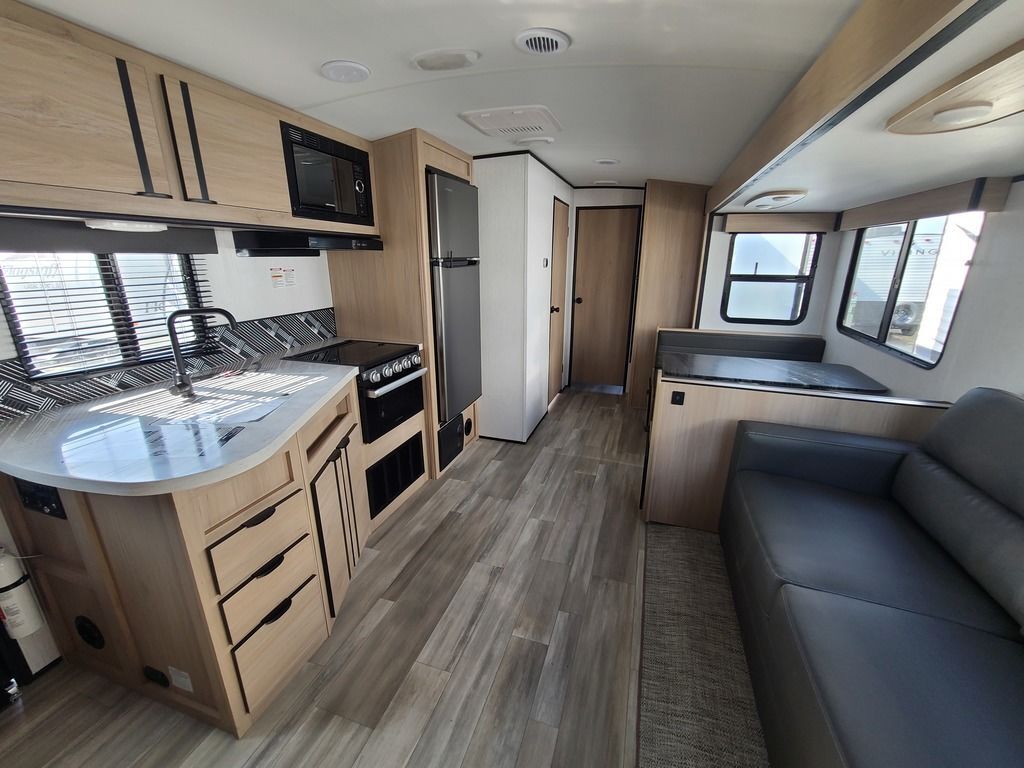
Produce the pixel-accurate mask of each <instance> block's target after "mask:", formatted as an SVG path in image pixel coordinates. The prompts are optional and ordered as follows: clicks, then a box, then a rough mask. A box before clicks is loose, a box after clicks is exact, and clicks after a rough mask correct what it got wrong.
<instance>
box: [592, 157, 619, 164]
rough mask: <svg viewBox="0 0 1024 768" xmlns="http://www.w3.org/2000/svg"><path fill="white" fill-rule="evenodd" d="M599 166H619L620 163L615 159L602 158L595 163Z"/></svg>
mask: <svg viewBox="0 0 1024 768" xmlns="http://www.w3.org/2000/svg"><path fill="white" fill-rule="evenodd" d="M594 162H595V163H597V164H598V165H618V164H619V161H618V160H616V159H615V158H613V157H602V158H599V159H597V160H595V161H594Z"/></svg>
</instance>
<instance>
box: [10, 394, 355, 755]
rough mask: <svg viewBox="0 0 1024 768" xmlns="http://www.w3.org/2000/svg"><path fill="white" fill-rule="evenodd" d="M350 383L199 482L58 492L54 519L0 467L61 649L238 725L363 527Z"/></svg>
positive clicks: (344, 582)
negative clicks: (214, 478)
mask: <svg viewBox="0 0 1024 768" xmlns="http://www.w3.org/2000/svg"><path fill="white" fill-rule="evenodd" d="M355 387H356V385H355V382H351V383H350V384H349V386H347V387H346V388H345V389H344V390H343V391H342V392H341V393H339V394H338V395H337V396H335V398H334V399H333V400H332V401H331V402H329V403H328V404H327V405H326V406H325V407H324V408H322V409H321V410H320V411H319V412H318V413H317V414H315V415H314V416H313V417H312V418H311V419H310V420H309V421H308V422H307V423H306V424H305V425H303V426H301V427H300V428H299V429H298V431H297V433H296V434H294V435H292V437H291V438H290V439H289V440H288V441H287V443H285V445H284V447H283V448H282V449H281V450H279V451H278V452H277V453H275V454H274V455H273V456H271V457H270V458H268V459H266V460H265V461H264V462H263V463H261V464H259V465H257V466H255V467H253V468H252V469H249V470H246V471H243V472H240V473H239V474H237V475H235V476H233V477H229V478H227V479H225V480H222V481H220V482H217V483H213V484H210V485H206V486H200V487H197V488H192V489H187V490H181V491H174V492H171V493H166V494H161V495H152V496H133V497H128V496H116V495H105V494H97V493H81V492H78V491H68V490H61V491H60V492H59V496H60V501H61V506H62V507H63V511H64V513H66V517H55V516H52V515H49V514H43V513H42V512H39V511H36V510H34V509H28V508H26V507H25V506H23V505H22V503H21V500H20V498H19V496H18V493H17V491H16V487H15V484H14V482H13V481H12V480H11V479H10V478H8V477H6V476H0V504H2V505H3V508H4V510H5V512H7V513H8V518H9V522H10V524H11V529H12V531H13V533H14V535H15V538H16V540H17V543H18V546H19V549H20V550H21V551H23V552H29V553H32V554H34V555H40V556H41V557H39V558H38V559H33V560H30V561H28V565H29V568H30V571H31V573H32V576H33V581H34V583H35V584H36V585H37V587H38V588H39V594H40V599H41V602H42V603H43V609H44V612H45V614H46V616H47V620H48V622H49V624H50V626H51V628H52V629H53V630H54V634H55V637H56V638H57V642H58V645H59V646H60V649H61V652H62V654H63V655H64V656H65V657H66V658H67V659H68V660H69V661H72V662H75V663H79V664H82V665H84V666H87V667H89V668H90V669H93V670H94V671H96V672H97V673H99V674H101V675H103V676H105V677H108V678H110V679H113V680H115V681H117V682H119V683H121V684H122V685H125V686H128V687H130V688H133V689H135V690H137V691H139V692H140V693H142V694H145V695H147V696H150V697H152V698H154V699H157V700H159V701H162V702H164V703H166V704H169V705H171V706H174V707H177V708H178V709H181V710H183V711H185V712H187V713H189V714H190V715H192V716H193V717H197V718H199V719H202V720H204V721H206V722H209V723H211V724H213V725H215V726H217V727H219V728H222V729H224V730H226V731H229V732H231V733H234V734H235V735H237V736H241V735H242V734H244V733H245V732H246V731H247V730H248V729H249V728H250V727H251V726H252V724H253V722H254V721H255V720H256V719H257V718H258V717H259V716H260V715H261V714H262V713H263V712H264V711H266V709H267V707H268V706H270V704H271V703H272V702H273V701H274V699H275V698H276V696H277V695H278V694H279V693H280V691H281V690H282V689H283V688H284V687H285V686H286V685H287V684H288V683H289V682H290V681H291V679H292V678H293V677H294V676H295V675H296V674H297V672H298V671H299V669H300V668H301V667H302V666H303V665H304V664H306V663H307V662H308V661H309V659H310V658H311V657H312V656H313V654H314V653H315V652H316V651H317V649H318V648H319V647H320V645H321V644H322V643H323V642H324V641H325V640H326V639H327V637H328V636H329V634H330V632H331V631H332V629H333V624H334V617H335V616H336V615H337V613H338V608H339V607H340V605H341V602H342V600H343V598H344V596H345V592H346V590H347V588H348V584H349V582H350V580H351V579H352V577H353V575H354V574H355V568H356V565H357V563H358V560H359V555H360V554H361V553H362V551H363V547H364V546H365V544H366V538H367V536H368V535H369V532H370V519H369V510H368V507H367V503H366V486H365V474H364V471H363V466H362V450H363V446H362V442H361V440H360V435H361V430H360V428H359V423H358V403H357V394H356V388H355ZM311 471H315V472H316V473H317V474H315V475H314V474H310V473H311ZM314 499H316V500H317V502H316V503H314Z"/></svg>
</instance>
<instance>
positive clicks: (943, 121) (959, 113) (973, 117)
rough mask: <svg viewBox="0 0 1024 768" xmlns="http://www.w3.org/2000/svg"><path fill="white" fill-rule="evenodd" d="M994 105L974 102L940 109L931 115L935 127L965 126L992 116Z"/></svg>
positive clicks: (989, 102) (986, 102) (988, 102)
mask: <svg viewBox="0 0 1024 768" xmlns="http://www.w3.org/2000/svg"><path fill="white" fill-rule="evenodd" d="M993 109H995V104H993V103H992V102H991V101H974V102H971V103H970V104H957V105H955V106H952V107H947V108H946V109H940V110H939V111H938V112H936V113H935V114H934V115H932V122H933V123H935V124H936V125H967V124H968V123H973V122H976V121H978V120H982V119H984V118H986V117H988V116H989V115H991V114H992V110H993Z"/></svg>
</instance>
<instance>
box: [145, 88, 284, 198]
mask: <svg viewBox="0 0 1024 768" xmlns="http://www.w3.org/2000/svg"><path fill="white" fill-rule="evenodd" d="M161 82H162V84H163V88H164V94H165V98H166V100H167V109H168V112H169V117H170V121H171V127H172V129H173V133H174V145H175V150H176V152H177V158H178V168H179V170H180V172H181V182H182V186H183V188H184V190H185V197H186V198H187V199H189V200H197V201H202V202H213V203H218V204H220V205H233V206H238V207H241V208H258V209H262V210H267V211H281V212H285V213H291V199H290V197H289V195H288V177H287V175H286V172H285V165H284V149H283V144H282V141H281V121H280V119H279V118H278V116H277V115H276V114H274V113H273V112H270V111H267V110H263V109H257V108H255V107H252V106H249V105H248V104H243V103H242V102H240V101H236V100H234V99H231V98H228V97H227V96H224V95H222V94H220V93H214V92H213V91H210V90H208V89H206V88H202V87H199V86H196V85H194V84H190V83H186V82H184V81H181V80H176V79H174V78H173V77H168V76H162V77H161Z"/></svg>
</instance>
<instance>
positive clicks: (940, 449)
mask: <svg viewBox="0 0 1024 768" xmlns="http://www.w3.org/2000/svg"><path fill="white" fill-rule="evenodd" d="M721 540H722V547H723V549H724V552H725V557H726V562H727V564H728V569H729V576H730V580H731V583H732V590H733V596H734V600H735V603H736V608H737V612H738V615H739V619H740V626H741V629H742V633H743V641H744V646H745V648H746V653H747V659H748V663H749V665H750V670H751V676H752V678H753V683H754V692H755V694H756V698H757V705H758V711H759V713H760V715H761V721H762V724H763V727H764V733H765V739H766V742H767V745H768V753H769V756H770V758H771V762H772V765H773V766H774V767H775V768H790V767H793V768H831V767H832V766H837V767H840V766H845V767H848V768H852V767H854V766H855V767H857V768H862V767H864V768H868V767H870V768H874V767H875V766H878V767H879V768H882V767H884V768H913V767H916V766H921V767H922V768H924V767H927V768H938V767H940V766H951V767H952V766H956V767H957V768H965V767H966V766H979V767H980V766H984V767H985V768H997V767H1000V766H1024V637H1022V634H1021V626H1022V625H1024V400H1021V399H1020V398H1018V397H1016V396H1014V395H1010V394H1008V393H1006V392H1001V391H998V390H992V389H976V390H973V391H971V392H969V393H968V394H967V395H965V396H964V397H963V398H961V399H960V400H959V401H958V402H957V403H956V404H955V405H954V406H953V407H952V408H950V409H949V411H947V412H946V413H945V414H944V415H943V416H942V417H941V419H940V420H939V422H938V423H937V424H936V426H935V427H934V428H933V429H932V430H931V432H930V433H929V434H928V435H927V436H926V437H925V439H924V440H923V441H922V442H921V444H920V445H916V446H915V445H911V444H908V443H901V442H897V441H893V440H887V439H882V438H871V437H864V436H859V435H851V434H846V433H839V432H828V431H823V430H815V429H803V428H795V427H787V426H780V425H775V424H763V423H756V422H741V423H740V425H739V428H738V432H737V436H736V445H735V449H734V452H733V460H732V467H731V472H730V477H729V487H728V492H727V495H726V500H725V505H724V509H723V515H722V521H721Z"/></svg>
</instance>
